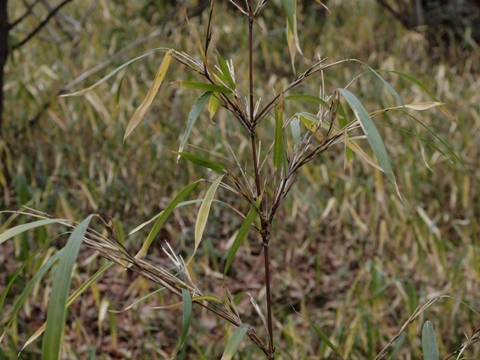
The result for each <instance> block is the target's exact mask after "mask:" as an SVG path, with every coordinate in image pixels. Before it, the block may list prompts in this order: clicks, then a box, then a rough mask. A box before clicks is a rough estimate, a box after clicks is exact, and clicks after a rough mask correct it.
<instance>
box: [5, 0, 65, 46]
mask: <svg viewBox="0 0 480 360" xmlns="http://www.w3.org/2000/svg"><path fill="white" fill-rule="evenodd" d="M71 1H72V0H63V1H62V2H61V3H60V4H58V5H57V7H55V8H54V9H53V10H52V11H51V12H50V13H49V14H48V15H47V17H46V18H45V20H43V21H42V22H41V23H40V24H38V26H37V27H36V28H35V29H33V30H32V32H31V33H30V34H28V35H27V37H26V38H25V39H23V40H22V41H20V42H19V43H18V44H15V45H13V46H12V49H13V50H15V49H19V48H21V47H22V46H23V45H25V44H26V43H27V42H28V41H30V40H31V39H32V38H33V37H34V36H35V35H36V34H37V33H38V32H39V31H40V30H42V29H43V28H44V27H45V25H47V23H48V22H49V21H50V19H51V18H52V17H53V16H55V14H56V13H57V12H59V11H60V9H61V8H62V7H64V6H65V5H67V4H68V3H69V2H71Z"/></svg>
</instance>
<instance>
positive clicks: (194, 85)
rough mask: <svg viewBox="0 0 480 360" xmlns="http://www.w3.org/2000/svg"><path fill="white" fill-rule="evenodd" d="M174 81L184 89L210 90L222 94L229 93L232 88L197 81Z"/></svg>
mask: <svg viewBox="0 0 480 360" xmlns="http://www.w3.org/2000/svg"><path fill="white" fill-rule="evenodd" d="M174 83H175V84H177V85H179V86H181V87H184V88H186V89H196V90H203V91H211V92H218V93H222V94H230V93H231V92H232V90H230V89H229V88H226V87H224V86H221V85H213V84H206V83H199V82H193V81H175V82H174Z"/></svg>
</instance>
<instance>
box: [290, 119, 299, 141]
mask: <svg viewBox="0 0 480 360" xmlns="http://www.w3.org/2000/svg"><path fill="white" fill-rule="evenodd" d="M290 128H291V129H292V135H293V143H294V144H295V146H298V145H300V120H299V119H298V117H294V118H293V119H292V120H290Z"/></svg>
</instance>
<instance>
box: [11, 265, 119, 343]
mask: <svg viewBox="0 0 480 360" xmlns="http://www.w3.org/2000/svg"><path fill="white" fill-rule="evenodd" d="M113 265H115V263H114V262H113V261H110V262H108V263H106V264H105V265H104V266H102V267H101V268H100V269H99V270H98V271H97V272H96V273H95V274H94V275H93V276H91V277H90V278H89V279H88V280H87V281H86V282H84V283H83V284H82V285H81V286H80V287H79V288H78V289H77V290H75V292H74V293H73V294H72V295H70V296H69V297H68V299H67V305H66V306H67V308H68V307H70V305H72V303H73V302H74V301H75V300H76V299H77V298H78V297H79V296H80V295H81V294H83V293H84V292H85V290H87V289H88V288H89V287H90V285H92V284H93V283H94V282H95V281H97V280H98V278H100V276H101V275H102V274H103V273H104V272H105V271H106V270H108V269H110V268H111V267H112V266H113ZM45 327H46V323H43V325H42V326H40V327H39V328H38V329H37V330H36V331H35V333H33V334H32V336H30V337H29V338H28V340H27V341H25V344H23V347H22V349H21V350H20V351H23V350H24V349H25V348H26V347H27V346H28V345H29V344H31V343H32V342H34V341H35V340H36V339H38V338H39V337H40V336H41V335H42V334H43V332H44V331H45Z"/></svg>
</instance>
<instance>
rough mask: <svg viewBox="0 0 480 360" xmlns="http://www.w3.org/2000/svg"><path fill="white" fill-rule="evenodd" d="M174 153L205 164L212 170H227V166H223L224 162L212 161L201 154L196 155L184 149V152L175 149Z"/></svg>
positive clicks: (199, 163)
mask: <svg viewBox="0 0 480 360" xmlns="http://www.w3.org/2000/svg"><path fill="white" fill-rule="evenodd" d="M174 153H175V154H178V155H179V156H181V157H182V158H184V159H186V160H188V161H191V162H192V163H194V164H197V165H200V166H203V167H205V168H208V169H212V170H215V171H218V172H224V171H226V169H225V166H223V165H222V164H220V163H217V162H214V161H211V160H209V159H205V158H203V157H201V156H198V155H194V154H191V153H189V152H184V151H182V152H177V151H174Z"/></svg>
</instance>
